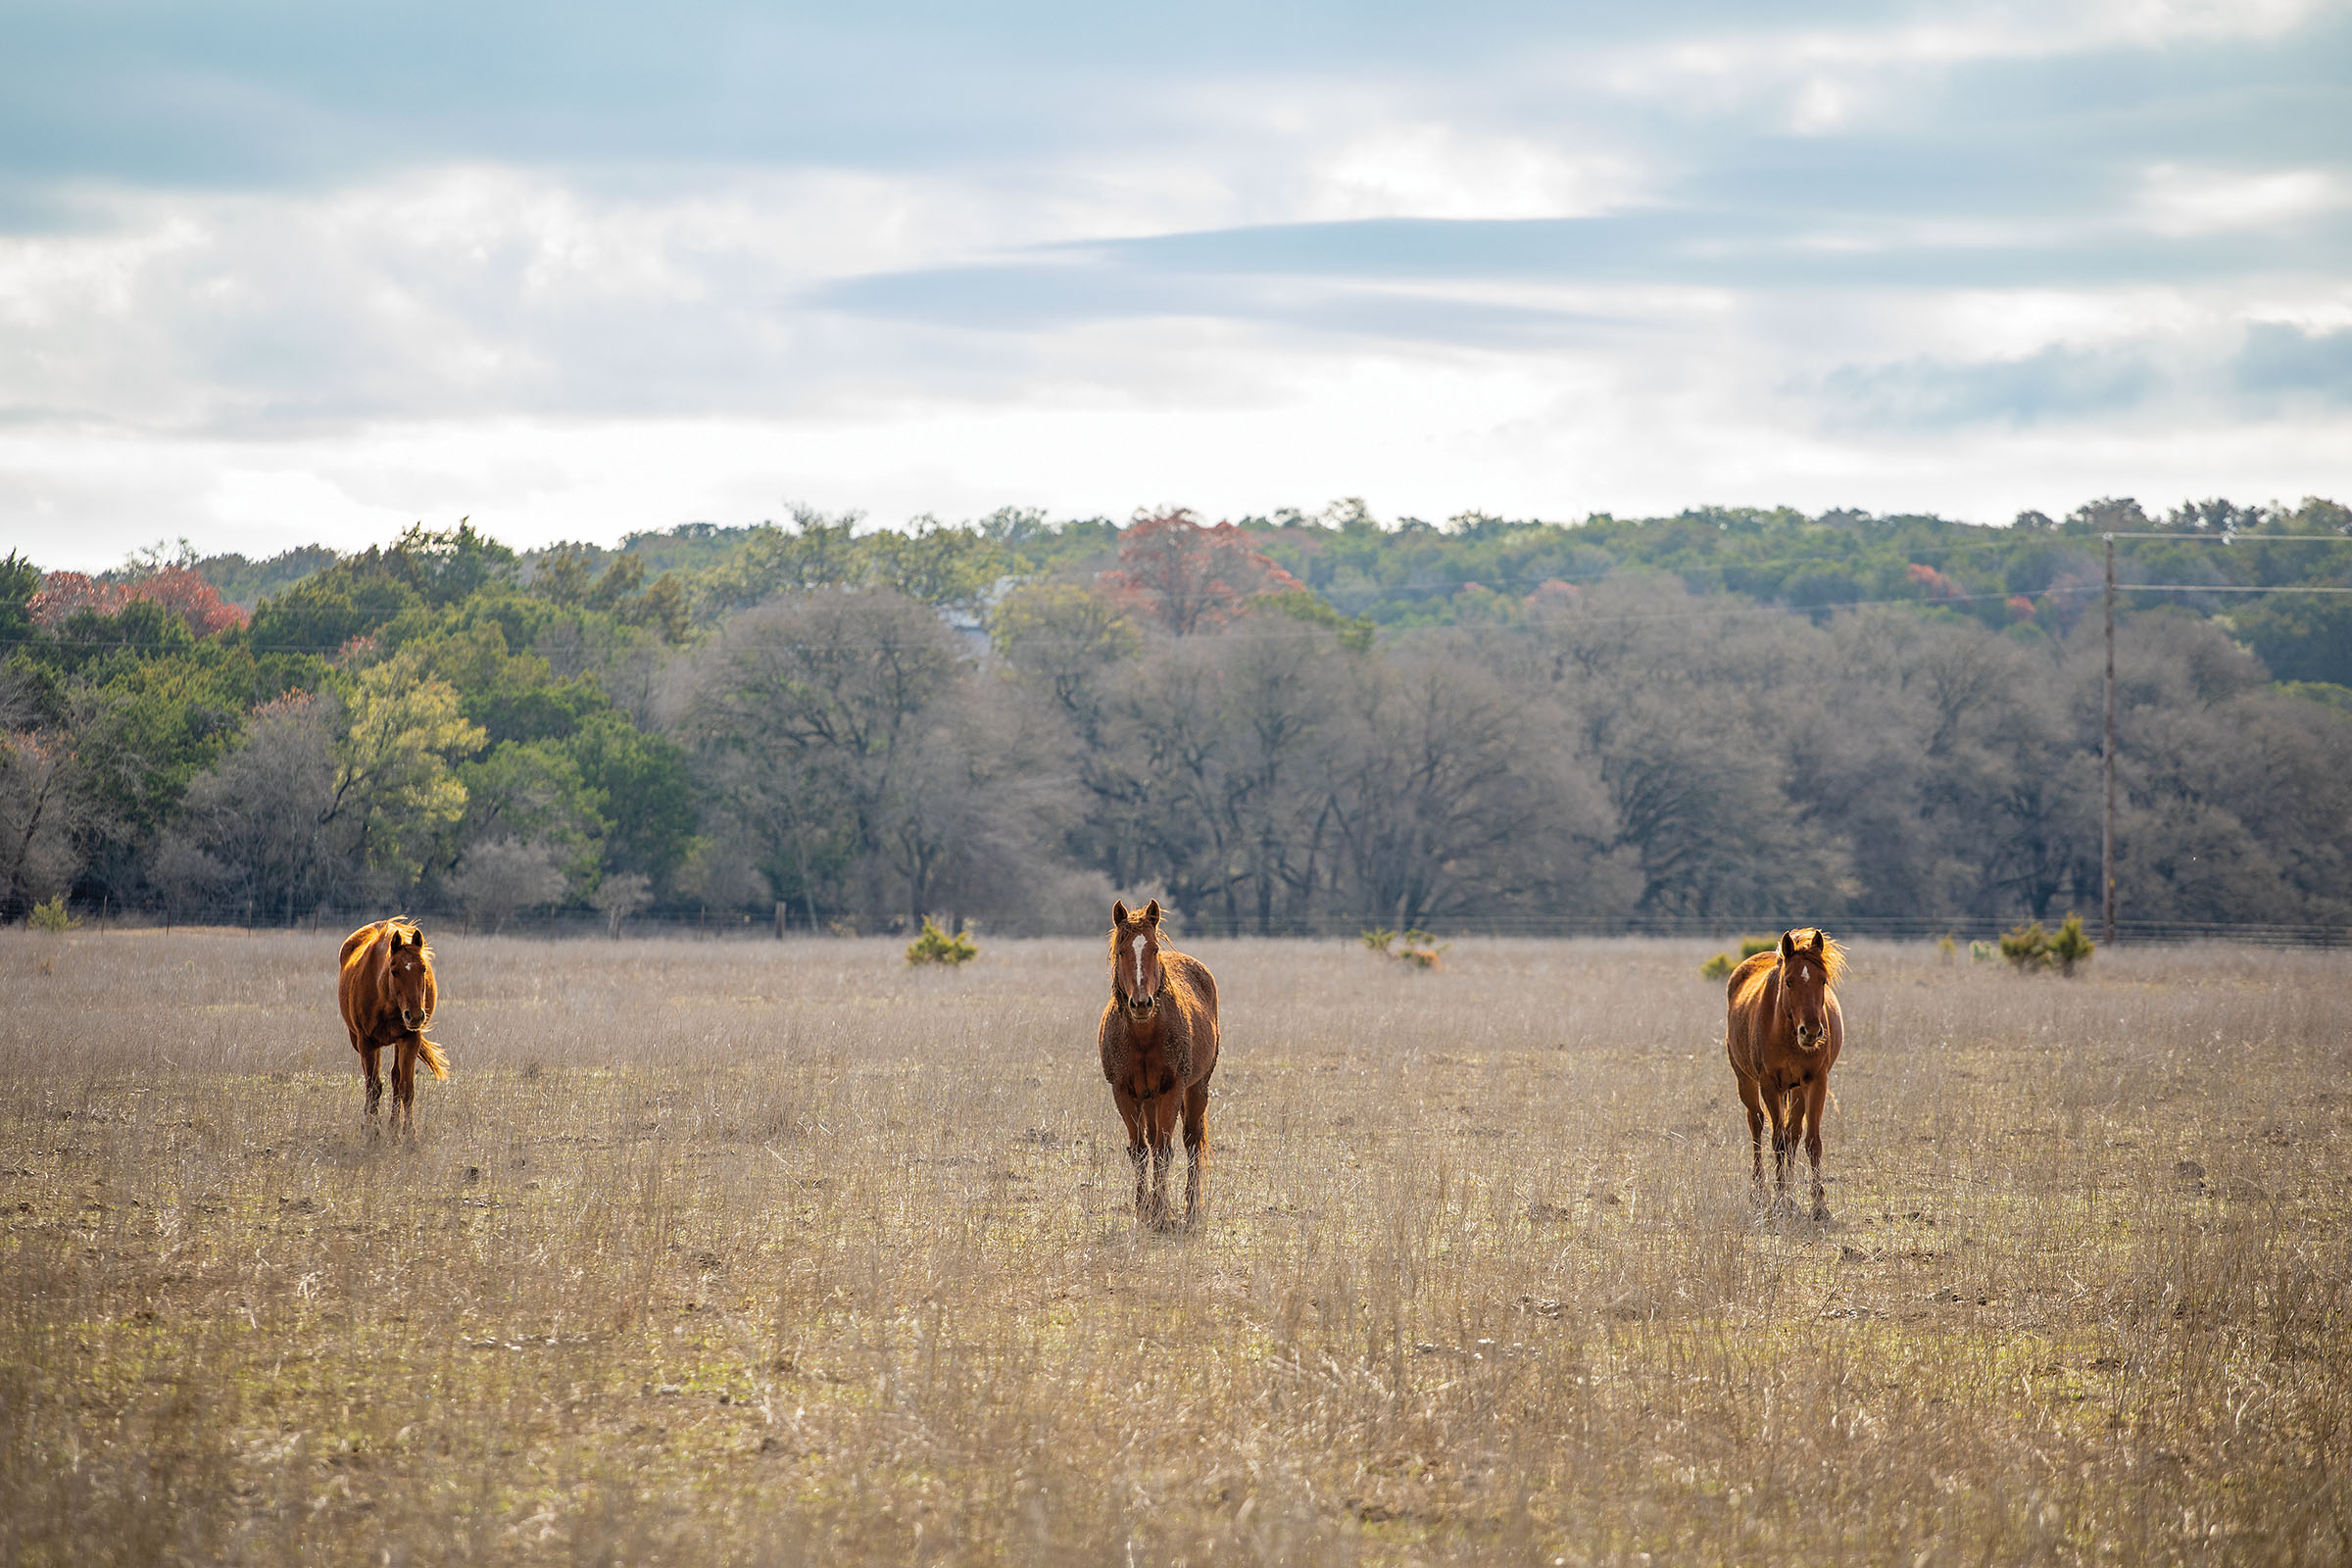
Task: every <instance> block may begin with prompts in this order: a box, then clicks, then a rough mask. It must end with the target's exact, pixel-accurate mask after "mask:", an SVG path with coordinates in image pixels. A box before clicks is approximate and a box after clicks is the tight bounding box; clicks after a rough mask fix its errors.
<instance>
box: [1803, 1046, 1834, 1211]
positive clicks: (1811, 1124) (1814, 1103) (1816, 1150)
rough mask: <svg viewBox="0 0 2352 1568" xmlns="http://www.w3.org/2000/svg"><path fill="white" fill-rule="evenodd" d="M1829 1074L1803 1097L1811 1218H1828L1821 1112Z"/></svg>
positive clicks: (1828, 1208)
mask: <svg viewBox="0 0 2352 1568" xmlns="http://www.w3.org/2000/svg"><path fill="white" fill-rule="evenodd" d="M1829 1093H1830V1078H1829V1074H1827V1073H1824V1074H1822V1076H1821V1078H1820V1079H1819V1081H1817V1082H1816V1083H1814V1085H1813V1086H1812V1088H1811V1089H1810V1091H1808V1093H1807V1094H1806V1096H1805V1157H1806V1158H1807V1159H1809V1160H1811V1161H1812V1162H1813V1217H1814V1218H1815V1219H1817V1220H1826V1219H1828V1218H1829V1217H1830V1197H1829V1194H1828V1193H1827V1192H1826V1191H1825V1190H1824V1189H1823V1187H1822V1184H1821V1112H1822V1109H1823V1105H1824V1103H1825V1102H1826V1101H1827V1100H1828V1099H1829Z"/></svg>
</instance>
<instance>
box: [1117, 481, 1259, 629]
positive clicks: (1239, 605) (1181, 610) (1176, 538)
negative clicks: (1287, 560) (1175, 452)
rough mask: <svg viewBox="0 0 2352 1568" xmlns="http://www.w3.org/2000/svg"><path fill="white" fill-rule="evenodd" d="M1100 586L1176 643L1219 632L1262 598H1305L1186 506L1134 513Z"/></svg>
mask: <svg viewBox="0 0 2352 1568" xmlns="http://www.w3.org/2000/svg"><path fill="white" fill-rule="evenodd" d="M1103 586H1105V587H1107V588H1109V589H1110V590H1111V591H1112V592H1113V593H1114V594H1117V595H1118V596H1119V597H1120V598H1121V599H1124V600H1127V601H1129V602H1131V603H1132V604H1133V605H1134V606H1135V608H1137V609H1138V610H1140V611H1143V612H1145V613H1149V614H1151V615H1152V616H1153V617H1154V618H1156V619H1157V620H1158V621H1159V622H1160V624H1162V625H1164V626H1166V627H1167V628H1168V630H1170V631H1172V632H1174V633H1175V634H1176V635H1177V636H1179V637H1186V636H1190V635H1191V634H1193V633H1194V632H1198V631H1207V630H1210V629H1211V628H1213V627H1216V626H1220V625H1223V624H1224V623H1225V622H1226V621H1228V620H1231V619H1232V618H1233V617H1234V616H1236V615H1238V614H1240V613H1242V610H1243V608H1244V607H1245V606H1247V605H1248V604H1249V602H1250V600H1252V599H1255V598H1259V597H1261V596H1263V595H1267V594H1289V593H1303V592H1305V591H1306V584H1304V583H1302V582H1300V581H1299V579H1298V578H1297V577H1294V576H1292V575H1291V574H1290V573H1289V572H1288V571H1286V570H1284V569H1283V567H1282V565H1281V564H1279V563H1278V562H1275V561H1273V560H1271V559H1269V558H1268V557H1266V556H1265V555H1263V554H1262V553H1260V552H1259V551H1258V550H1256V549H1254V548H1253V547H1252V546H1251V545H1250V536H1249V535H1247V534H1245V533H1243V532H1242V530H1241V529H1239V528H1237V527H1235V526H1234V525H1233V524H1232V523H1230V522H1220V523H1217V524H1216V525H1215V526H1213V527H1203V526H1202V525H1201V523H1199V522H1197V521H1195V520H1194V518H1193V514H1192V512H1191V510H1190V509H1189V508H1185V507H1176V508H1172V509H1170V510H1169V511H1166V512H1160V513H1147V512H1140V511H1139V512H1138V513H1137V514H1136V517H1135V522H1134V524H1133V525H1132V526H1131V527H1129V528H1128V530H1127V532H1126V536H1125V537H1124V538H1122V539H1121V540H1120V541H1119V564H1118V565H1117V566H1116V567H1115V568H1113V569H1112V570H1109V571H1106V572H1104V573H1103Z"/></svg>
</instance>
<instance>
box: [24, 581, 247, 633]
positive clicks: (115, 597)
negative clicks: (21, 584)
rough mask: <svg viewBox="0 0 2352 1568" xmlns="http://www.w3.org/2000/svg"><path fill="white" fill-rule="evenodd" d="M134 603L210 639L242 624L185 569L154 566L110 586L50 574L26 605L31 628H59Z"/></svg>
mask: <svg viewBox="0 0 2352 1568" xmlns="http://www.w3.org/2000/svg"><path fill="white" fill-rule="evenodd" d="M139 600H146V601H148V602H150V603H153V604H156V605H160V606H162V607H163V608H164V609H166V610H168V611H170V612H172V613H173V614H174V615H177V616H178V617H179V618H180V619H181V620H182V621H184V622H186V624H187V628H188V630H189V631H191V632H193V633H195V634H196V635H197V636H199V637H216V636H219V635H220V634H221V632H224V631H226V630H228V629H229V628H230V627H231V626H242V625H244V624H245V620H246V615H245V612H244V611H243V610H240V609H239V608H238V607H236V606H235V605H232V604H230V603H228V601H226V600H224V599H222V598H221V590H220V589H218V588H216V587H214V586H213V585H212V584H211V583H210V582H208V581H206V580H205V578H204V577H203V575H202V574H200V573H198V572H196V571H193V570H191V569H190V568H188V567H186V566H177V565H173V566H160V567H158V568H157V569H155V570H154V571H151V572H148V573H146V574H145V575H144V576H141V577H137V578H134V579H132V580H131V581H129V582H110V581H108V580H107V579H106V578H104V577H92V576H88V575H86V574H84V573H82V572H78V571H53V572H50V573H49V574H48V575H47V576H45V577H43V578H42V579H41V591H40V592H39V593H37V594H34V595H33V596H32V602H31V603H30V604H29V605H28V606H27V607H26V609H27V611H28V612H29V613H30V614H31V616H32V623H33V624H34V625H36V626H43V627H54V626H61V625H63V624H65V623H66V622H67V621H68V620H71V619H72V618H73V616H75V615H77V614H79V613H81V612H83V611H85V610H86V611H89V612H90V613H93V614H99V615H119V614H121V613H123V609H124V608H125V607H126V606H128V605H130V604H132V603H134V602H136V601H139Z"/></svg>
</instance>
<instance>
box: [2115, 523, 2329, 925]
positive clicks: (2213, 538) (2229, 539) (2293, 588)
mask: <svg viewBox="0 0 2352 1568" xmlns="http://www.w3.org/2000/svg"><path fill="white" fill-rule="evenodd" d="M2102 537H2103V538H2104V539H2105V541H2106V544H2107V573H2106V582H2105V585H2104V590H2105V596H2106V605H2107V691H2106V698H2107V715H2106V734H2105V736H2104V738H2103V740H2102V742H2101V745H2100V748H2099V752H2100V757H2099V771H2100V774H2101V778H2100V784H2101V786H2102V788H2103V790H2104V793H2105V795H2106V804H2105V809H2104V810H2103V811H2102V813H2101V816H2100V820H2099V891H2100V894H2101V899H2100V906H2101V909H2102V918H2101V921H2100V924H2101V926H2102V927H2103V929H2102V930H2101V932H2100V935H2101V936H2102V937H2103V938H2104V939H2105V940H2106V941H2107V942H2108V943H2109V944H2110V945H2112V944H2113V943H2114V941H2115V595H2116V580H2115V542H2116V541H2117V540H2118V539H2179V540H2180V541H2181V542H2183V543H2185V542H2189V541H2195V542H2198V543H2203V544H2220V545H2228V544H2234V543H2235V542H2236V540H2237V538H2239V537H2245V536H2239V535H2231V534H2227V533H2224V534H2180V535H2176V534H2162V533H2110V534H2106V535H2103V536H2102ZM2250 537H2253V538H2258V539H2263V540H2295V541H2299V542H2302V543H2307V544H2310V543H2317V544H2341V543H2343V542H2344V540H2343V537H2342V536H2341V535H2339V534H2325V533H2278V534H2256V535H2252V536H2250ZM2127 586H2131V587H2133V588H2134V589H2136V587H2137V585H2127ZM2156 591H2159V592H2166V593H2170V592H2177V591H2179V590H2177V589H2175V588H2172V587H2170V586H2167V587H2165V588H2162V589H2159V590H2156ZM2206 591H2207V592H2209V593H2210V592H2221V593H2241V594H2296V593H2301V594H2340V593H2352V588H2340V587H2329V586H2325V585H2320V584H2302V583H2280V584H2278V585H2276V586H2271V587H2252V588H2240V587H2235V586H2229V587H2222V586H2218V585H2217V587H2215V588H2211V589H2207V590H2206Z"/></svg>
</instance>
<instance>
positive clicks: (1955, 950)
mask: <svg viewBox="0 0 2352 1568" xmlns="http://www.w3.org/2000/svg"><path fill="white" fill-rule="evenodd" d="M1936 956H1937V957H1938V958H1941V959H1942V960H1943V961H1944V962H1945V963H1946V964H1950V963H1953V962H1955V961H1957V960H1958V958H1959V956H1960V944H1959V943H1957V942H1954V941H1953V940H1952V934H1951V933H1950V932H1949V931H1946V932H1945V933H1944V934H1943V936H1942V938H1941V939H1940V940H1939V941H1937V942H1936Z"/></svg>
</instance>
